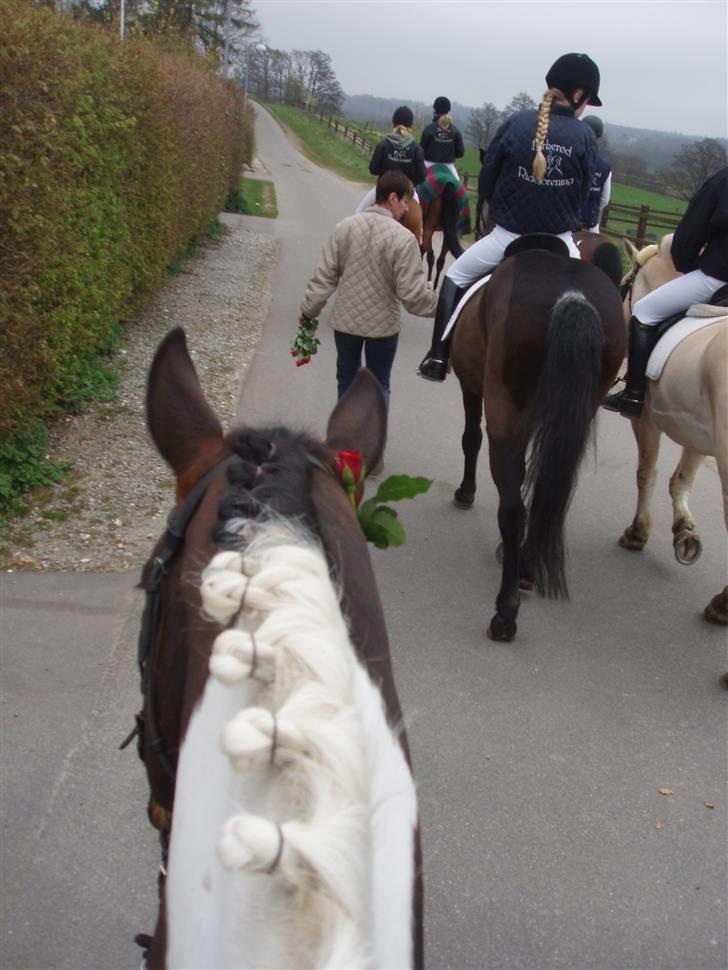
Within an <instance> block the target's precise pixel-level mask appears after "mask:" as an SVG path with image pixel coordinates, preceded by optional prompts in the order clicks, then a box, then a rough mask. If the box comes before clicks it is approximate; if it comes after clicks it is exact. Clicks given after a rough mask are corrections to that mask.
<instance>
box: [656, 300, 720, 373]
mask: <svg viewBox="0 0 728 970" xmlns="http://www.w3.org/2000/svg"><path fill="white" fill-rule="evenodd" d="M696 308H698V307H697V305H696V307H690V310H688V316H686V317H683V319H682V320H680V321H678V322H677V323H676V324H675V325H674V326H672V327H670V329H669V330H668V331H667V333H666V334H665V335H664V336H662V337H660V339H659V340H658V341H657V344H656V345H655V349H654V350H653V351H652V353H651V354H650V359H649V361H648V362H647V372H646V373H647V376H648V377H649V379H650V380H651V381H658V380H659V379H660V375H661V374H662V370H663V368H664V366H665V364H666V363H667V361H668V358H669V357H670V354H671V353H672V352H673V350H674V349H675V348H676V347H677V346H678V344H680V343H681V342H682V341H683V340H684V339H685V338H686V337H689V336H690V334H691V333H697V331H698V330H702V329H703V327H710V326H712V325H713V324H714V323H717V322H718V321H719V320H721V319H723V318H725V319H726V321H728V313H726V312H725V308H722V309H723V313H722V316H720V317H715V316H697V315H693V314H692V313H691V312H690V311H691V310H695V309H696ZM699 308H700V309H702V306H700V307H699ZM709 309H711V310H715V309H721V308H719V307H718V308H717V307H709Z"/></svg>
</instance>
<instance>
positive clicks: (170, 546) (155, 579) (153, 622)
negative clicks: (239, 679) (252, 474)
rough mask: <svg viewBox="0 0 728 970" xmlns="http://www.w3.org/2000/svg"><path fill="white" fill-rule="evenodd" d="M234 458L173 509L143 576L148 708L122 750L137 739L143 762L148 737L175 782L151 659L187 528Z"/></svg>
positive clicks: (142, 661)
mask: <svg viewBox="0 0 728 970" xmlns="http://www.w3.org/2000/svg"><path fill="white" fill-rule="evenodd" d="M234 458H235V455H228V456H227V457H226V458H223V459H222V460H221V461H219V462H218V463H217V464H216V465H213V467H212V468H211V469H210V470H209V471H208V472H206V474H205V475H203V476H202V478H201V479H200V480H199V481H198V482H197V484H196V485H195V486H194V488H193V489H192V491H191V492H190V494H189V495H188V496H187V498H186V499H185V500H184V502H183V503H182V505H181V506H180V508H179V509H176V508H174V509H172V511H171V512H170V513H169V515H168V516H167V528H166V530H165V532H164V535H163V536H162V538H161V540H160V542H159V544H158V548H157V549H156V550H155V555H153V556H152V557H151V558H150V559H149V560H148V561H147V564H146V565H145V567H144V569H143V572H142V576H143V577H144V579H143V588H144V592H145V594H146V595H145V600H144V610H143V612H142V622H141V628H140V630H139V642H138V647H137V664H138V667H139V675H140V678H141V692H142V695H143V697H144V698H145V701H146V704H145V706H144V707H143V709H142V712H141V713H140V714H137V715H136V724H135V726H134V728H133V730H132V731H131V732H130V733H129V735H128V736H127V737H126V738H125V739H124V741H123V742H122V743H121V745H120V748H121V749H123V748H126V747H127V745H129V744H131V742H132V741H133V739H134V738H135V737H138V738H139V741H138V750H139V756H140V757H141V759H142V761H144V760H145V759H144V752H145V735H147V737H148V739H149V745H148V747H147V749H146V750H147V751H148V753H149V754H151V755H154V756H155V757H156V758H158V760H159V763H160V765H161V766H162V768H163V770H164V772H165V774H166V775H167V777H168V778H169V779H170V781H172V782H174V780H175V776H176V773H177V767H176V765H175V764H173V763H172V761H171V760H170V756H169V752H168V751H167V750H166V749H165V747H164V742H163V740H162V738H161V737H160V734H159V730H158V727H157V721H156V717H155V714H154V693H153V691H151V690H150V680H151V671H152V668H153V663H152V658H153V654H154V647H155V644H156V643H157V639H158V633H159V620H160V613H161V604H162V586H163V583H164V578H165V576H166V575H167V570H168V567H169V565H170V563H171V562H172V561H173V560H174V558H175V557H176V556H177V554H178V553H179V551H180V549H181V548H182V546H183V544H184V539H185V532H186V530H187V526H188V525H189V524H190V521H191V520H192V517H193V516H194V514H195V512H196V511H197V509H198V508H199V505H200V502H201V501H202V499H203V498H204V497H205V494H206V492H207V489H208V488H209V486H210V484H211V482H212V481H213V480H214V479H215V478H217V476H218V475H219V473H220V471H221V470H222V469H223V468H225V467H226V466H227V465H228V464H229V463H230V461H231V460H232V459H234Z"/></svg>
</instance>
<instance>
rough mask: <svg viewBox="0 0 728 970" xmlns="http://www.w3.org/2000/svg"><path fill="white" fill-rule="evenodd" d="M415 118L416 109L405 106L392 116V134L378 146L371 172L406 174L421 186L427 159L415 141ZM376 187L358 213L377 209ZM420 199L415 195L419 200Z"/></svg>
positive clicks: (361, 204)
mask: <svg viewBox="0 0 728 970" xmlns="http://www.w3.org/2000/svg"><path fill="white" fill-rule="evenodd" d="M413 124H414V115H413V114H412V109H411V108H408V107H407V105H402V106H401V107H399V108H397V110H396V111H395V112H394V114H393V115H392V131H390V133H389V134H388V135H385V137H384V138H382V140H381V141H380V142H379V143H378V144H377V146H376V148H375V149H374V153H373V154H372V157H371V160H370V162H369V171H370V172H371V173H372V175H376V176H377V177H379V176H380V175H384V173H385V172H392V171H397V172H404V174H405V175H406V176H407V178H408V179H409V180H410V182H411V183H412V184H413V185H419V184H420V182H422V180H423V179H424V177H425V174H426V172H427V169H426V168H425V155H424V152H423V151H422V149H421V148H420V146H419V145H418V144H417V142H416V141H415V140H414V138H413V137H412V125H413ZM375 193H376V186H373V187H372V188H371V189H370V190H369V191H368V192H367V194H366V195H365V196H364V198H363V199H362V200H361V202H360V203H359V206H358V208H357V210H356V211H357V212H363V211H364V209H367V208H369V206H370V205H374V196H375ZM416 198H417V195H416V194H415V199H416Z"/></svg>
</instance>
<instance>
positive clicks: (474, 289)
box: [442, 273, 493, 340]
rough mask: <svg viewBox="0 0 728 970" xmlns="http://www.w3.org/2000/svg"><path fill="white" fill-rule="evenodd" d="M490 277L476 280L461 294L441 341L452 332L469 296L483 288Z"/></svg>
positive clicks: (490, 274) (489, 274) (489, 275)
mask: <svg viewBox="0 0 728 970" xmlns="http://www.w3.org/2000/svg"><path fill="white" fill-rule="evenodd" d="M492 275H493V274H492V273H488V275H487V276H482V277H481V278H480V279H479V280H476V281H475V282H474V283H473V285H472V286H471V287H470V289H468V290H466V291H465V293H464V294H463V296H461V297H460V302H459V303H458V305H457V306H456V307H455V311H454V313H453V315H452V316H451V317H450V319H449V320H448V324H447V326H446V327H445V332H444V333H443V335H442V339H443V340H444V339H445V337H447V336H448V334H449V333H450V331H451V330H452V328H453V327H454V326H455V324H456V323H457V322H458V317H459V316H460V311H461V310H462V308H463V307H464V306H465V304H466V303H467V302H468V300H469V299H470V298H471V296H472V295H473V294H474V293H477V292H478V290H479V289H480V288H481V287H483V286H485V284H486V283H487V282H488V280H489V279H490V278H491V276H492Z"/></svg>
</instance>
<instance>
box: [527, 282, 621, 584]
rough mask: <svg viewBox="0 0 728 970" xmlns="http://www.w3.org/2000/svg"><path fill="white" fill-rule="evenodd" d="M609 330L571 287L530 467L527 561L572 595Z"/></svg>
mask: <svg viewBox="0 0 728 970" xmlns="http://www.w3.org/2000/svg"><path fill="white" fill-rule="evenodd" d="M603 346H604V331H603V328H602V321H601V318H600V316H599V314H598V313H597V311H596V309H595V308H594V306H592V304H591V303H590V302H589V301H588V300H587V299H586V297H585V296H584V295H583V294H582V293H579V292H577V291H574V290H571V291H569V292H567V293H564V295H563V296H562V297H561V298H560V299H559V301H558V302H557V303H556V305H555V307H554V309H553V311H552V313H551V319H550V320H549V325H548V337H547V349H546V359H545V362H544V368H543V373H542V375H541V381H540V383H539V388H538V392H537V397H536V404H535V407H534V426H533V434H532V438H531V447H530V454H529V458H528V467H527V472H526V504H527V508H528V523H527V532H526V546H527V559H528V566H529V567H530V569H531V570H532V571H533V579H534V582H535V585H536V589H537V590H538V592H539V593H541V594H542V595H546V596H549V597H550V598H552V599H554V598H556V597H559V596H562V597H564V598H565V599H568V597H569V591H568V588H567V584H566V572H565V550H564V522H565V519H566V513H567V510H568V508H569V504H570V502H571V498H572V496H573V494H574V489H575V487H576V480H577V473H578V470H579V465H580V463H581V460H582V458H583V456H584V451H585V449H586V445H587V442H588V440H589V434H590V430H591V426H592V419H593V416H594V411H595V401H596V399H597V395H598V391H599V387H600V382H601V379H602V350H603Z"/></svg>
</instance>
